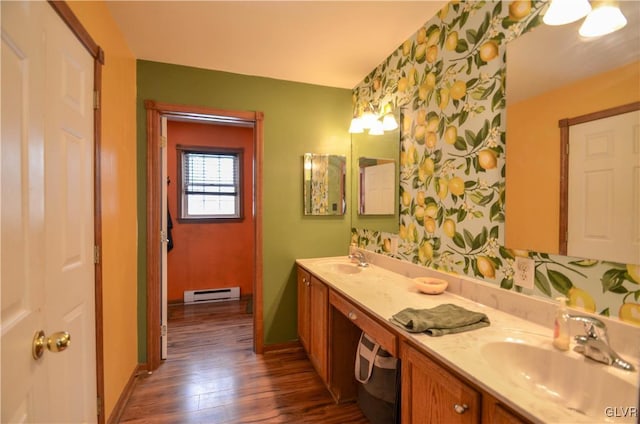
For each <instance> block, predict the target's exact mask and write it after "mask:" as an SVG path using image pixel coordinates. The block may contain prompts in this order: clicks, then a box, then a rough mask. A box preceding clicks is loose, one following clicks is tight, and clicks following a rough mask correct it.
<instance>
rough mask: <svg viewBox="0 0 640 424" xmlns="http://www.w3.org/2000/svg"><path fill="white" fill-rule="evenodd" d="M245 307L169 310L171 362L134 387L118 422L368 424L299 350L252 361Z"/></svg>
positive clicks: (178, 307)
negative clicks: (340, 402) (328, 386)
mask: <svg viewBox="0 0 640 424" xmlns="http://www.w3.org/2000/svg"><path fill="white" fill-rule="evenodd" d="M246 310H247V301H246V300H244V299H243V300H241V301H239V302H223V303H206V304H198V305H187V306H185V305H170V306H169V349H168V356H169V358H168V359H167V360H166V361H165V363H164V364H162V365H161V366H160V368H159V369H158V370H156V371H155V372H154V373H153V374H150V375H144V376H141V377H138V382H137V384H136V387H135V389H134V390H133V393H132V395H131V398H130V399H129V402H128V403H127V405H126V407H125V410H124V412H123V414H122V417H121V420H120V422H121V423H131V424H133V423H136V424H140V423H153V424H162V423H171V424H188V423H202V424H227V423H322V424H343V423H354V424H360V423H362V424H365V423H368V421H367V420H366V418H365V417H364V416H363V415H362V412H361V411H360V409H359V408H358V407H357V405H355V404H343V405H336V404H335V403H334V401H333V399H332V397H331V395H330V394H329V392H328V391H327V389H326V387H325V386H324V384H323V383H322V381H321V380H320V377H318V375H317V374H316V372H315V370H314V368H313V366H312V365H311V363H310V362H309V360H308V358H307V356H306V354H305V353H304V351H303V350H302V349H290V350H286V351H279V352H270V353H266V354H264V355H255V354H254V353H253V351H252V316H251V314H250V313H247V311H246Z"/></svg>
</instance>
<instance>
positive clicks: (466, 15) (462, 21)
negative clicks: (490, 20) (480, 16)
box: [456, 5, 470, 28]
mask: <svg viewBox="0 0 640 424" xmlns="http://www.w3.org/2000/svg"><path fill="white" fill-rule="evenodd" d="M456 6H457V5H456ZM469 16H470V13H469V12H464V13H462V17H461V18H460V28H464V24H466V23H467V19H469Z"/></svg>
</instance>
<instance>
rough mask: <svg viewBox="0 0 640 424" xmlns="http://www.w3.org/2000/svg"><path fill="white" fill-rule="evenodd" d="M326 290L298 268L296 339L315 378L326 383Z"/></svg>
mask: <svg viewBox="0 0 640 424" xmlns="http://www.w3.org/2000/svg"><path fill="white" fill-rule="evenodd" d="M328 310H329V289H328V288H327V286H326V285H325V284H324V283H323V282H322V281H320V280H318V279H317V278H316V277H314V276H313V275H311V274H310V273H309V272H308V271H306V270H305V269H303V268H300V267H298V337H299V338H300V342H301V343H302V346H303V347H304V349H305V350H306V351H307V355H308V356H309V359H310V360H311V363H312V364H313V366H314V367H315V369H316V371H317V372H318V375H320V377H321V378H322V380H323V381H324V382H325V384H326V383H327V380H328V372H327V369H328V367H327V350H328V348H327V320H328Z"/></svg>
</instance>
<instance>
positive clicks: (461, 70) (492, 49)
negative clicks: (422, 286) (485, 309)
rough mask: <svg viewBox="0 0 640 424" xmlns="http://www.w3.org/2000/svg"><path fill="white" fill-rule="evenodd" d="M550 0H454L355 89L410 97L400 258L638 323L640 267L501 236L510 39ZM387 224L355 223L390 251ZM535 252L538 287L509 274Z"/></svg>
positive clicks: (402, 103)
mask: <svg viewBox="0 0 640 424" xmlns="http://www.w3.org/2000/svg"><path fill="white" fill-rule="evenodd" d="M544 7H545V3H544V2H537V1H527V0H525V1H512V2H507V1H469V2H458V1H452V2H450V3H449V4H448V5H447V6H445V7H444V8H443V9H442V10H441V11H440V12H439V13H438V14H437V15H436V16H434V17H433V18H432V19H431V20H430V21H428V22H427V23H426V24H425V25H424V26H423V27H421V28H420V29H419V30H418V31H417V33H415V34H414V35H413V36H412V37H411V38H410V39H408V40H407V41H405V42H404V43H403V44H402V45H401V46H400V47H398V49H397V50H396V51H394V52H393V53H392V54H391V55H390V56H389V57H388V58H387V59H386V60H385V61H384V62H383V63H382V64H380V65H379V66H378V67H377V68H376V69H374V70H373V71H372V72H371V73H370V74H369V75H368V76H367V77H366V78H365V79H364V80H363V81H362V82H361V83H360V84H359V85H358V86H357V87H356V88H355V89H354V91H353V100H354V107H362V105H363V104H366V103H367V102H372V103H374V104H378V105H386V104H387V103H391V104H392V105H393V107H394V108H396V109H397V108H400V107H402V108H403V118H402V122H401V125H402V139H401V153H400V165H401V173H400V202H401V206H400V208H401V211H400V231H399V236H400V242H399V248H398V252H397V255H396V256H397V257H399V258H401V259H404V260H407V261H411V262H413V263H420V264H423V265H425V266H429V267H434V268H437V269H440V270H443V271H448V272H454V273H460V274H466V275H469V276H473V277H477V278H482V279H484V280H486V281H488V282H491V283H495V284H499V285H500V287H502V288H504V289H506V290H518V291H523V292H525V294H531V295H536V296H543V297H557V296H559V295H564V296H566V297H568V298H569V304H570V306H572V307H575V308H583V309H585V310H588V311H590V312H596V313H599V314H601V315H607V316H618V317H619V318H620V319H621V320H624V321H627V322H630V323H633V324H635V325H640V304H639V302H638V299H639V298H640V286H639V285H638V284H639V283H640V275H639V274H640V266H639V265H637V264H636V265H626V264H617V263H611V262H604V261H598V260H590V259H582V258H571V257H565V256H557V255H548V254H545V253H539V252H527V251H517V250H513V249H508V248H506V247H505V246H503V245H502V244H501V243H502V240H503V239H504V237H503V234H504V201H505V199H504V190H505V178H504V176H505V147H506V144H505V128H506V122H505V100H504V92H505V90H504V81H505V73H506V65H505V49H506V44H507V43H508V42H509V41H510V40H513V39H515V38H517V37H518V36H520V35H521V34H523V33H525V32H527V31H529V30H530V29H531V28H534V27H535V26H537V25H539V24H540V23H541V14H540V12H541V11H542V10H543V8H544ZM391 236H392V234H390V233H383V232H377V231H371V230H366V229H361V228H354V229H352V241H355V242H357V243H358V244H359V246H360V247H364V248H367V249H370V250H374V251H377V252H379V253H386V254H390V246H391V243H390V237H391ZM516 256H529V257H530V258H532V259H534V260H535V263H536V272H535V289H534V290H523V289H521V288H520V287H518V286H515V285H514V284H513V274H514V260H515V257H516Z"/></svg>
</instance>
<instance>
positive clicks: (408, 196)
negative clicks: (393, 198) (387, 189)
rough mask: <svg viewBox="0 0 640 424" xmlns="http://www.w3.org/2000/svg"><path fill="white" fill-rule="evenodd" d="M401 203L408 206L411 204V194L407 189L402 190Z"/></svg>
mask: <svg viewBox="0 0 640 424" xmlns="http://www.w3.org/2000/svg"><path fill="white" fill-rule="evenodd" d="M402 204H403V205H404V206H409V205H410V204H411V194H410V193H409V192H408V191H403V192H402Z"/></svg>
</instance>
